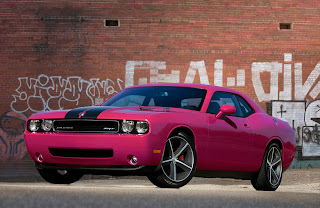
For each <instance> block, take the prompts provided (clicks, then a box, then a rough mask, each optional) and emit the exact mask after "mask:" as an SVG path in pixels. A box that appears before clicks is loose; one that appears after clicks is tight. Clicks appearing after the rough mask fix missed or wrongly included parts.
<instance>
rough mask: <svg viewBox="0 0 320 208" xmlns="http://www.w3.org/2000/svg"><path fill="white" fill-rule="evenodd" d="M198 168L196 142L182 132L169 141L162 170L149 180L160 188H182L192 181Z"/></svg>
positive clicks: (162, 162)
mask: <svg viewBox="0 0 320 208" xmlns="http://www.w3.org/2000/svg"><path fill="white" fill-rule="evenodd" d="M196 166H197V155H196V151H195V147H194V142H193V140H192V139H191V138H190V137H189V136H188V135H187V134H185V133H182V132H181V133H179V134H177V135H175V136H172V137H170V138H169V139H168V140H167V142H166V145H165V148H164V152H163V157H162V160H161V168H160V169H159V170H157V171H156V172H155V173H154V174H152V175H149V176H148V178H149V180H150V181H151V182H152V183H153V184H154V185H156V186H158V187H160V188H180V187H182V186H184V185H186V184H187V183H188V182H189V181H190V180H191V179H192V177H193V175H194V172H195V170H196Z"/></svg>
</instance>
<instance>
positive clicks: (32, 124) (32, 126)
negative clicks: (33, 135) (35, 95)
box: [29, 120, 40, 132]
mask: <svg viewBox="0 0 320 208" xmlns="http://www.w3.org/2000/svg"><path fill="white" fill-rule="evenodd" d="M39 127H40V120H30V121H29V130H30V131H32V132H35V131H38V129H39Z"/></svg>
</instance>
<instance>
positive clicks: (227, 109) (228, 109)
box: [216, 105, 236, 119]
mask: <svg viewBox="0 0 320 208" xmlns="http://www.w3.org/2000/svg"><path fill="white" fill-rule="evenodd" d="M235 112H236V108H235V107H234V106H233V105H222V106H221V107H220V111H219V113H217V115H216V118H217V119H220V118H221V117H222V115H223V114H225V115H231V114H234V113H235Z"/></svg>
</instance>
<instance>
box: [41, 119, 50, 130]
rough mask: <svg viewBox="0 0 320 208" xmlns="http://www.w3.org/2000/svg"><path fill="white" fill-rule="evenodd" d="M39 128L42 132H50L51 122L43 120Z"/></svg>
mask: <svg viewBox="0 0 320 208" xmlns="http://www.w3.org/2000/svg"><path fill="white" fill-rule="evenodd" d="M41 128H42V130H43V131H50V130H51V129H52V128H53V121H52V120H43V121H42V123H41Z"/></svg>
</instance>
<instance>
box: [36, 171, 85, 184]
mask: <svg viewBox="0 0 320 208" xmlns="http://www.w3.org/2000/svg"><path fill="white" fill-rule="evenodd" d="M38 172H39V174H40V175H41V176H42V178H43V179H44V180H46V181H48V182H49V183H53V184H70V183H74V182H76V181H78V180H80V178H81V177H82V176H83V173H82V172H81V171H77V170H54V169H38Z"/></svg>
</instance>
